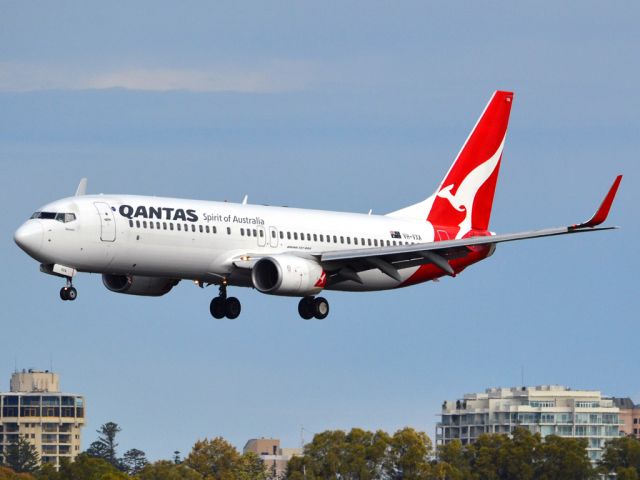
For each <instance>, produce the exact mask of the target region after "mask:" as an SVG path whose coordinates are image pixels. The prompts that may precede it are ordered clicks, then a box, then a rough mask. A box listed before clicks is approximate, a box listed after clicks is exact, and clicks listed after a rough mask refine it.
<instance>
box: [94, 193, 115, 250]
mask: <svg viewBox="0 0 640 480" xmlns="http://www.w3.org/2000/svg"><path fill="white" fill-rule="evenodd" d="M94 205H95V206H96V209H97V210H98V215H99V216H100V240H102V241H103V242H115V240H116V219H115V218H114V216H113V211H112V210H111V207H109V205H107V204H106V203H104V202H95V203H94Z"/></svg>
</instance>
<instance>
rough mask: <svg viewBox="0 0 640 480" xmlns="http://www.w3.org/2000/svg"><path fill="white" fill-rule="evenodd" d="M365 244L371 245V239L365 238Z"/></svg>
mask: <svg viewBox="0 0 640 480" xmlns="http://www.w3.org/2000/svg"><path fill="white" fill-rule="evenodd" d="M367 244H368V245H369V246H371V239H370V238H367Z"/></svg>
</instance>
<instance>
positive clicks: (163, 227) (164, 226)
mask: <svg viewBox="0 0 640 480" xmlns="http://www.w3.org/2000/svg"><path fill="white" fill-rule="evenodd" d="M162 229H163V230H166V229H167V222H162Z"/></svg>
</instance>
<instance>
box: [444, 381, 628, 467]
mask: <svg viewBox="0 0 640 480" xmlns="http://www.w3.org/2000/svg"><path fill="white" fill-rule="evenodd" d="M516 427H524V428H527V429H528V430H529V431H531V432H532V433H539V434H540V435H542V437H546V436H547V435H558V436H560V437H576V438H585V439H586V440H587V453H588V455H589V459H590V460H591V461H592V462H595V461H597V460H599V459H600V458H601V456H602V451H603V449H604V446H605V443H606V442H607V441H608V440H610V439H612V438H615V437H618V436H619V435H620V433H619V432H620V418H619V409H618V407H616V406H615V405H614V402H613V400H612V399H610V398H604V397H602V395H601V394H600V392H599V391H594V390H571V389H570V388H567V387H564V386H560V385H540V386H536V387H513V388H489V389H487V390H486V391H485V392H484V393H468V394H465V395H464V397H463V398H462V399H459V400H456V401H453V402H449V401H445V402H444V403H443V404H442V412H441V419H440V422H438V424H437V425H436V445H444V444H447V443H449V442H451V441H453V440H460V442H462V444H463V445H466V444H469V443H473V442H474V441H475V440H476V439H477V438H478V436H480V435H481V434H483V433H503V434H510V433H511V432H512V431H513V430H514V429H515V428H516Z"/></svg>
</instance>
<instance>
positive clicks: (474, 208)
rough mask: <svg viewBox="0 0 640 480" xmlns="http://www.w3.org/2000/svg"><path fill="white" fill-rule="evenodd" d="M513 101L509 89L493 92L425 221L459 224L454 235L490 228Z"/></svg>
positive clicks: (440, 224)
mask: <svg viewBox="0 0 640 480" xmlns="http://www.w3.org/2000/svg"><path fill="white" fill-rule="evenodd" d="M512 100H513V93H512V92H502V91H497V92H495V93H494V94H493V96H492V97H491V100H489V103H488V104H487V107H486V108H485V110H484V112H483V113H482V115H481V116H480V119H479V120H478V123H476V126H475V127H474V128H473V130H472V131H471V134H470V135H469V138H467V141H466V142H465V144H464V145H463V147H462V149H461V150H460V153H458V156H457V158H456V160H455V161H454V162H453V165H452V166H451V168H450V169H449V172H447V174H446V176H445V177H444V180H443V181H442V183H441V184H440V186H439V187H438V190H436V194H435V197H434V200H433V204H432V206H431V209H430V210H429V213H428V215H427V220H428V221H429V222H431V223H432V224H433V225H439V226H448V227H453V226H457V227H459V230H458V232H456V238H462V237H463V236H464V235H466V234H467V233H468V232H469V231H470V230H472V229H473V230H487V229H488V228H489V219H490V217H491V206H492V205H493V195H494V192H495V189H496V183H497V181H498V172H499V170H500V159H501V158H502V149H503V147H504V140H505V136H506V133H507V125H508V123H509V114H510V112H511V103H512Z"/></svg>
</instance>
